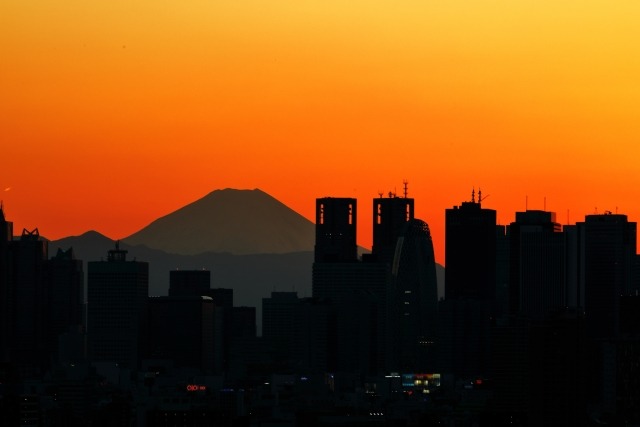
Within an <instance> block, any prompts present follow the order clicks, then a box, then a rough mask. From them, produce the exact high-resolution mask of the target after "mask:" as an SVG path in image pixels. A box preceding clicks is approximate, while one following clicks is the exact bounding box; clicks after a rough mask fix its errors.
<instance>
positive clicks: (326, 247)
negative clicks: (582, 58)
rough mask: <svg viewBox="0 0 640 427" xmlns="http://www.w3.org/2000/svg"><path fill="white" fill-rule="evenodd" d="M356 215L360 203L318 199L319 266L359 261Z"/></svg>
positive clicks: (346, 200) (317, 244)
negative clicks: (329, 263)
mask: <svg viewBox="0 0 640 427" xmlns="http://www.w3.org/2000/svg"><path fill="white" fill-rule="evenodd" d="M356 214H357V211H356V199H350V198H333V197H325V198H322V199H316V245H315V262H354V261H357V259H358V247H357V244H356Z"/></svg>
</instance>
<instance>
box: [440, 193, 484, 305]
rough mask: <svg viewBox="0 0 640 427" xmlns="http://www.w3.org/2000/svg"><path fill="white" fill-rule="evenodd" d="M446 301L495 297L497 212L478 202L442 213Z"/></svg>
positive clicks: (468, 203)
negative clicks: (485, 207) (443, 217)
mask: <svg viewBox="0 0 640 427" xmlns="http://www.w3.org/2000/svg"><path fill="white" fill-rule="evenodd" d="M445 265H446V269H447V270H446V275H445V298H446V299H452V298H454V299H462V298H471V299H485V300H493V299H494V298H495V287H496V211H494V210H493V209H483V208H482V205H481V200H480V197H479V200H478V201H477V202H476V201H475V194H472V198H471V201H470V202H462V205H461V206H454V208H453V209H447V210H446V214H445Z"/></svg>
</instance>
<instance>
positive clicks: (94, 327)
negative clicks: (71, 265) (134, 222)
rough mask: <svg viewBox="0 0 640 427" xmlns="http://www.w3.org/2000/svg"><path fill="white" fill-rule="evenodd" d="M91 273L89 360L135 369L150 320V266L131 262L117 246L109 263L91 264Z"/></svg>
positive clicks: (88, 330) (88, 309)
mask: <svg viewBox="0 0 640 427" xmlns="http://www.w3.org/2000/svg"><path fill="white" fill-rule="evenodd" d="M88 270H89V273H88V283H87V297H88V298H87V306H88V307H87V333H88V341H89V358H90V360H91V361H93V362H114V363H117V364H118V365H119V366H122V367H127V368H130V369H135V368H136V366H137V363H138V357H139V351H140V350H141V349H142V347H141V345H142V344H143V338H144V335H143V332H144V325H145V323H146V319H147V310H146V308H147V298H148V296H149V264H148V263H146V262H140V261H135V260H134V261H128V260H127V251H125V250H122V249H120V247H119V244H118V243H116V247H115V249H112V250H110V251H109V253H108V256H107V260H106V261H93V262H89V268H88Z"/></svg>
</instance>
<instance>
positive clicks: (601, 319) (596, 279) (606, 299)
mask: <svg viewBox="0 0 640 427" xmlns="http://www.w3.org/2000/svg"><path fill="white" fill-rule="evenodd" d="M578 227H581V228H582V229H583V230H584V231H583V239H582V244H583V245H584V287H585V318H586V322H587V335H588V336H589V337H590V338H593V339H596V340H600V339H608V338H609V339H610V338H615V337H616V336H617V334H618V332H619V331H618V322H619V315H620V297H621V296H623V295H629V294H630V292H631V289H632V283H633V265H634V262H635V251H636V228H637V227H636V223H635V222H629V221H628V220H627V216H626V215H618V214H611V213H605V214H603V215H587V216H586V218H585V222H584V223H578Z"/></svg>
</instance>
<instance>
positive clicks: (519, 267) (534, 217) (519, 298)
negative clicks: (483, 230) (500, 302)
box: [509, 210, 567, 321]
mask: <svg viewBox="0 0 640 427" xmlns="http://www.w3.org/2000/svg"><path fill="white" fill-rule="evenodd" d="M509 244H510V253H509V261H510V270H509V305H510V313H511V314H512V315H522V316H524V317H525V318H528V319H531V320H536V321H541V320H543V319H544V318H545V317H546V316H547V315H548V314H549V313H550V312H551V311H552V310H560V309H563V308H564V307H565V306H566V296H567V292H566V285H565V283H566V280H565V270H564V262H565V237H564V235H563V234H562V227H561V226H560V224H558V223H557V222H556V221H555V213H554V212H546V211H538V210H527V211H525V212H516V220H515V222H512V223H511V225H510V226H509Z"/></svg>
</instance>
